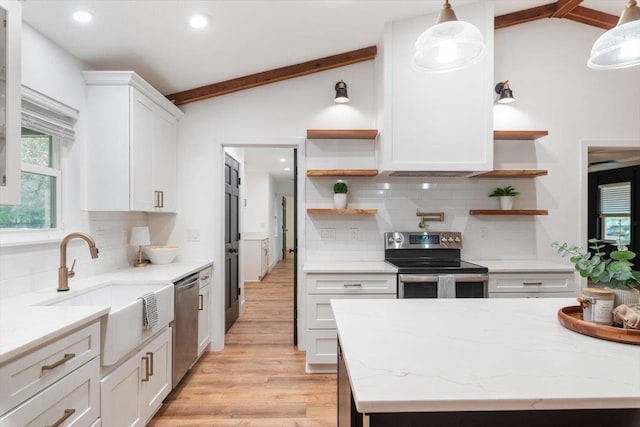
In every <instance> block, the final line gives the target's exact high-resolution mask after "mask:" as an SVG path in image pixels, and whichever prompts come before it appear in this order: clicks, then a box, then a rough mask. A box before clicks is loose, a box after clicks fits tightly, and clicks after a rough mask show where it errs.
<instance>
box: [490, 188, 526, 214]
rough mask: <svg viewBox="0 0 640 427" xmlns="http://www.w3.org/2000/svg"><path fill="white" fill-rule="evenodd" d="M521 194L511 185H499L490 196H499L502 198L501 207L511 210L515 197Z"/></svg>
mask: <svg viewBox="0 0 640 427" xmlns="http://www.w3.org/2000/svg"><path fill="white" fill-rule="evenodd" d="M518 195H520V193H519V192H518V191H516V189H515V188H513V187H512V186H511V185H508V186H506V187H498V188H496V189H494V190H493V192H492V193H491V194H489V197H498V198H499V200H500V209H502V210H511V209H513V198H514V197H516V196H518Z"/></svg>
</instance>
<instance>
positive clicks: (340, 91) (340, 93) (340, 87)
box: [334, 80, 349, 104]
mask: <svg viewBox="0 0 640 427" xmlns="http://www.w3.org/2000/svg"><path fill="white" fill-rule="evenodd" d="M334 101H335V102H337V103H338V104H346V103H347V102H349V95H347V84H346V83H345V82H343V81H342V80H340V81H339V82H338V83H336V97H335V99H334Z"/></svg>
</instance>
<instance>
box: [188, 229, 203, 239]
mask: <svg viewBox="0 0 640 427" xmlns="http://www.w3.org/2000/svg"><path fill="white" fill-rule="evenodd" d="M199 241H200V230H198V229H193V228H192V229H188V230H187V242H199Z"/></svg>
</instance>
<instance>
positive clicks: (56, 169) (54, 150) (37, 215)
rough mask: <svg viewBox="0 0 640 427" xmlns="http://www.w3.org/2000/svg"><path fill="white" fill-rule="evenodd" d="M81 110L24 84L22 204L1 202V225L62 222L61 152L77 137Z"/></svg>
mask: <svg viewBox="0 0 640 427" xmlns="http://www.w3.org/2000/svg"><path fill="white" fill-rule="evenodd" d="M77 116H78V111H77V110H75V109H73V108H71V107H68V106H66V105H64V104H61V103H59V102H58V101H56V100H54V99H51V98H49V97H47V96H46V95H43V94H41V93H39V92H36V91H34V90H32V89H29V88H27V87H25V86H23V87H22V140H21V142H22V156H21V161H22V166H21V176H20V184H21V199H22V201H21V204H20V205H18V206H0V229H2V230H3V231H7V230H51V229H57V228H58V227H59V225H60V223H61V222H62V218H61V217H60V216H61V215H60V212H61V206H62V202H61V197H62V192H61V190H60V189H61V171H60V159H59V157H60V156H59V153H60V150H61V146H62V144H63V143H68V142H72V141H73V139H74V135H75V133H74V129H73V125H74V124H75V121H76V119H77Z"/></svg>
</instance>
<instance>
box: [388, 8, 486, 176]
mask: <svg viewBox="0 0 640 427" xmlns="http://www.w3.org/2000/svg"><path fill="white" fill-rule="evenodd" d="M455 12H456V15H457V16H458V19H459V20H461V21H467V22H470V23H472V24H474V25H475V26H477V27H478V29H479V30H480V31H481V32H482V34H483V36H484V41H485V44H486V47H487V52H486V54H485V56H484V57H483V59H482V60H481V61H480V62H479V63H477V64H474V65H472V66H470V67H468V68H466V69H462V70H458V71H452V72H447V73H435V74H425V73H422V72H419V71H416V70H414V69H413V68H412V66H411V58H412V56H413V46H414V43H415V42H416V40H417V39H418V37H419V36H420V34H422V32H423V31H425V30H426V29H427V28H429V27H431V26H433V25H435V24H436V22H437V18H438V14H437V13H435V14H431V15H425V16H420V17H417V18H411V19H407V20H402V21H394V22H391V23H387V24H386V26H385V34H384V43H383V46H382V49H381V50H382V52H381V53H382V54H380V53H379V54H378V59H377V60H376V61H377V62H376V67H377V69H376V74H377V75H378V76H382V79H381V81H379V84H378V85H377V91H378V94H377V97H378V99H381V100H382V102H381V104H380V108H379V112H378V114H379V117H378V123H379V127H381V131H380V136H379V137H378V147H379V150H380V151H379V155H378V159H379V169H380V172H381V173H382V174H389V173H392V172H394V171H397V172H402V171H404V172H407V171H458V172H460V171H484V170H489V169H492V167H493V98H494V86H495V84H494V82H493V80H494V78H493V5H492V4H491V2H478V3H474V4H469V5H464V6H461V5H456V6H455Z"/></svg>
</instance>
